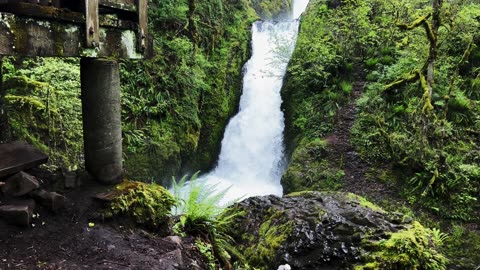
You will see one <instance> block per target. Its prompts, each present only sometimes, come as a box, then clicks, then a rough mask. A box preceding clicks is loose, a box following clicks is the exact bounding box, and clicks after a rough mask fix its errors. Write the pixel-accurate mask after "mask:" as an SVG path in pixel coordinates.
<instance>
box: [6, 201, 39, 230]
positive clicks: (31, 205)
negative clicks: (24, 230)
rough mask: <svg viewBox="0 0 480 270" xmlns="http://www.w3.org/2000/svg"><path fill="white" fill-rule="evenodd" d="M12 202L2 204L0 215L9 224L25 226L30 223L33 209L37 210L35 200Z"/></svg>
mask: <svg viewBox="0 0 480 270" xmlns="http://www.w3.org/2000/svg"><path fill="white" fill-rule="evenodd" d="M10 203H12V204H9V205H1V206H0V217H2V218H3V219H4V220H5V221H7V223H9V224H13V225H18V226H25V227H26V226H28V225H30V223H31V221H32V215H33V211H35V202H34V201H33V200H22V201H15V202H10Z"/></svg>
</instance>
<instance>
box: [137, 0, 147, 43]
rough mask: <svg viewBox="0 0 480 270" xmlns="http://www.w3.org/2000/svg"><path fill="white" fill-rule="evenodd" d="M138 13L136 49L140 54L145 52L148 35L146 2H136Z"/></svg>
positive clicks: (145, 0)
mask: <svg viewBox="0 0 480 270" xmlns="http://www.w3.org/2000/svg"><path fill="white" fill-rule="evenodd" d="M137 12H138V47H139V49H140V52H145V51H146V50H147V35H148V14H147V0H137Z"/></svg>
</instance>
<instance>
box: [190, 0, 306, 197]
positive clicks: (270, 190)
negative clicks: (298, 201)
mask: <svg viewBox="0 0 480 270" xmlns="http://www.w3.org/2000/svg"><path fill="white" fill-rule="evenodd" d="M307 4H308V0H294V1H293V12H292V14H293V19H291V20H288V21H281V22H269V21H258V22H255V23H254V24H253V26H252V57H251V58H250V60H249V61H248V62H247V63H246V64H245V67H244V69H245V74H244V78H243V93H242V96H241V99H240V108H239V112H238V114H237V115H235V116H234V117H233V118H232V119H231V120H230V122H229V123H228V125H227V127H226V130H225V134H224V138H223V140H222V147H221V151H220V156H219V159H218V165H217V167H216V168H215V169H214V170H213V171H211V172H210V173H208V174H206V175H204V176H202V177H200V178H199V179H197V180H196V181H198V182H201V183H202V184H206V185H208V186H212V187H213V186H215V189H216V190H217V191H222V190H225V189H227V188H228V191H227V193H226V194H225V196H224V198H223V200H222V202H221V203H224V204H225V203H228V202H231V201H234V200H237V199H239V198H246V197H250V196H256V195H268V194H275V195H279V196H281V195H282V186H281V184H280V178H281V176H282V173H283V170H284V166H283V165H282V160H283V156H284V153H283V152H284V151H283V150H284V145H283V130H284V117H283V112H282V111H281V108H280V106H281V103H282V99H281V96H280V90H281V87H282V81H283V76H284V75H285V72H286V68H287V64H288V61H289V60H290V57H291V55H292V52H293V49H294V46H295V41H296V39H297V33H298V24H299V22H298V17H299V16H300V15H301V13H302V12H303V11H304V10H305V8H306V6H307ZM186 192H188V191H186ZM182 193H183V192H182Z"/></svg>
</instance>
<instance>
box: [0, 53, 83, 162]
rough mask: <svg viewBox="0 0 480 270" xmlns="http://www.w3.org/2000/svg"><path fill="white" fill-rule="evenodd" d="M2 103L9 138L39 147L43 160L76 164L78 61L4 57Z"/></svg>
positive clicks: (80, 143)
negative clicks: (43, 152)
mask: <svg viewBox="0 0 480 270" xmlns="http://www.w3.org/2000/svg"><path fill="white" fill-rule="evenodd" d="M4 69H5V82H4V91H5V93H6V96H5V102H6V107H7V114H8V117H9V123H10V125H11V131H12V133H13V134H12V135H13V136H14V138H17V139H24V140H27V141H28V142H30V143H32V144H33V145H35V146H36V147H37V148H39V149H41V150H42V151H45V152H46V153H47V154H48V155H49V157H50V159H49V163H50V164H51V165H56V166H64V167H68V168H70V169H75V168H76V167H78V166H80V165H81V164H82V159H81V156H82V154H83V141H82V122H81V105H80V99H79V96H80V69H79V67H78V60H75V59H55V58H37V59H26V60H15V59H13V58H10V59H8V60H7V59H5V67H4Z"/></svg>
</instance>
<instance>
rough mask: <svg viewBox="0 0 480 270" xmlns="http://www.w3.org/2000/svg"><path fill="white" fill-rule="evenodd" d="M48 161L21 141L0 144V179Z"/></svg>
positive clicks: (36, 150) (40, 153)
mask: <svg viewBox="0 0 480 270" xmlns="http://www.w3.org/2000/svg"><path fill="white" fill-rule="evenodd" d="M47 161H48V157H47V156H46V155H45V154H44V153H42V152H40V151H39V150H38V149H36V148H34V147H33V146H31V145H29V144H28V143H26V142H23V141H15V142H11V143H5V144H0V177H4V176H7V175H10V174H14V173H17V172H19V171H23V170H26V169H30V168H33V167H36V166H39V165H41V164H44V163H46V162H47Z"/></svg>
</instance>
